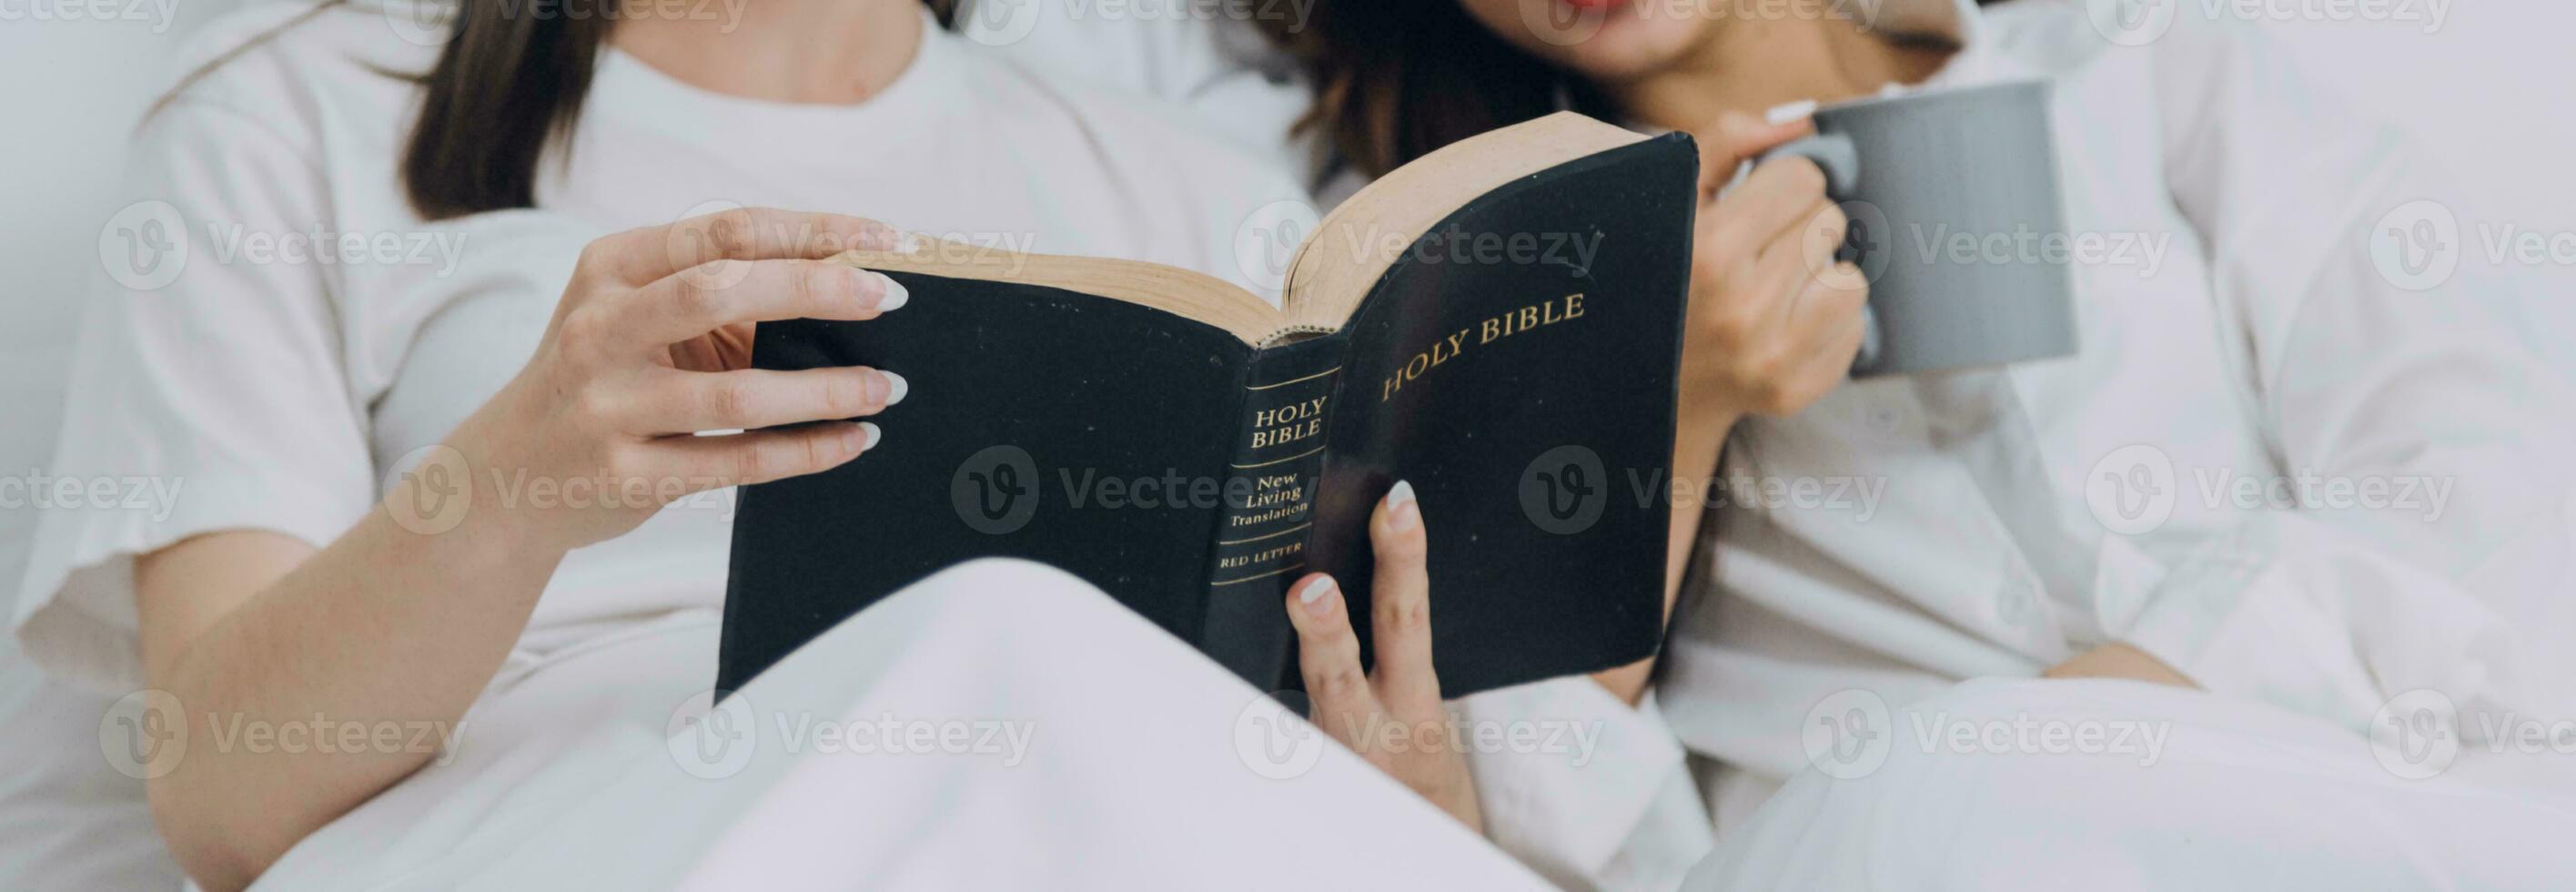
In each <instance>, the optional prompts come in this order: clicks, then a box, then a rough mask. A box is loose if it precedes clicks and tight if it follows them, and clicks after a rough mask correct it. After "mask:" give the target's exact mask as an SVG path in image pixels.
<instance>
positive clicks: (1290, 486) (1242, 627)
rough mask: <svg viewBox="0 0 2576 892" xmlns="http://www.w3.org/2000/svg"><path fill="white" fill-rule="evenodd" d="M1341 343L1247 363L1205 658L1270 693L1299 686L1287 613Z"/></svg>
mask: <svg viewBox="0 0 2576 892" xmlns="http://www.w3.org/2000/svg"><path fill="white" fill-rule="evenodd" d="M1341 345H1342V339H1341V338H1339V337H1323V338H1314V339H1310V340H1306V341H1300V342H1297V343H1293V344H1288V345H1285V346H1280V347H1273V348H1271V349H1268V350H1265V351H1262V352H1261V353H1260V354H1259V355H1257V356H1256V357H1255V358H1254V359H1253V361H1252V362H1250V363H1247V364H1246V369H1245V372H1244V376H1243V381H1242V387H1243V410H1242V413H1243V414H1242V418H1241V419H1240V420H1239V421H1238V422H1237V425H1236V429H1235V439H1234V455H1233V457H1232V458H1231V459H1229V460H1228V462H1227V465H1226V471H1225V474H1226V479H1225V481H1224V484H1223V487H1222V490H1221V492H1222V497H1223V500H1224V509H1223V510H1222V511H1221V512H1219V514H1218V517H1217V523H1216V530H1215V533H1214V535H1213V536H1212V537H1211V538H1212V540H1213V541H1212V542H1211V543H1210V545H1209V548H1208V573H1207V580H1208V582H1207V586H1208V609H1207V619H1206V621H1205V623H1204V624H1202V626H1201V629H1200V642H1199V645H1200V649H1201V650H1203V651H1205V652H1206V653H1207V654H1208V655H1209V656H1212V657H1215V658H1216V660H1217V661H1218V662H1220V663H1223V664H1225V666H1226V668H1228V669H1232V670H1234V671H1235V673H1236V674H1237V675H1241V676H1243V678H1244V679H1245V680H1247V681H1250V682H1252V683H1253V684H1255V685H1258V686H1262V687H1265V688H1267V689H1270V690H1284V689H1288V688H1293V687H1295V686H1296V678H1297V677H1296V672H1295V667H1294V666H1293V665H1291V664H1290V660H1291V654H1292V647H1293V644H1294V642H1295V639H1296V632H1295V630H1294V629H1293V628H1291V627H1290V626H1289V625H1288V616H1287V613H1286V610H1285V608H1284V607H1283V606H1282V604H1283V602H1284V599H1285V598H1286V596H1287V593H1288V586H1289V584H1291V583H1293V582H1295V581H1296V580H1297V579H1298V578H1299V577H1300V576H1303V575H1304V574H1305V571H1306V546H1307V539H1308V530H1309V528H1311V527H1312V526H1313V525H1314V511H1315V494H1316V490H1317V489H1318V486H1317V482H1318V481H1317V478H1319V477H1320V476H1321V475H1322V474H1323V470H1324V444H1325V442H1326V435H1327V433H1328V432H1327V430H1326V421H1325V419H1326V418H1328V417H1329V416H1330V410H1331V409H1332V402H1333V400H1334V398H1335V397H1334V394H1335V393H1336V392H1337V385H1338V384H1340V382H1341V377H1342V376H1341V371H1342V370H1341V360H1342V353H1343V351H1342V350H1341Z"/></svg>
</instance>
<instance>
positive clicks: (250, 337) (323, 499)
mask: <svg viewBox="0 0 2576 892" xmlns="http://www.w3.org/2000/svg"><path fill="white" fill-rule="evenodd" d="M298 145H299V143H298V141H297V140H295V139H292V138H290V137H289V136H287V135H285V134H284V133H282V132H281V131H280V130H279V129H278V128H277V127H276V126H274V125H272V124H271V123H269V122H267V121H264V120H262V119H259V118H254V117H252V116H250V115H248V114H246V113H243V112H240V111H236V110H234V109H232V108H229V107H226V106H224V105H219V104H215V103H213V102H209V101H204V100H200V99H195V98H191V99H189V100H184V101H181V102H178V103H176V104H174V105H173V106H171V107H169V108H167V109H164V110H163V111H162V112H161V113H160V114H159V115H157V116H155V117H154V118H152V119H151V120H150V121H148V122H146V123H145V124H144V126H143V128H142V130H141V132H140V133H139V134H138V137H137V140H136V142H135V144H134V146H133V149H132V151H133V154H132V161H131V162H130V164H129V166H128V169H127V174H126V179H125V192H126V195H127V197H128V198H129V200H131V201H133V202H135V203H134V204H132V205H129V206H128V208H127V209H126V210H125V211H124V212H122V213H120V214H119V215H118V216H116V217H115V218H112V219H111V220H110V221H109V223H108V226H107V230H106V232H105V233H104V234H103V235H104V236H105V238H106V239H109V240H115V241H113V242H112V246H114V247H117V249H118V250H117V252H111V253H112V255H121V256H111V257H108V258H102V259H104V260H107V263H106V266H107V268H108V270H107V271H108V275H106V276H103V277H102V279H101V281H100V282H99V284H98V285H97V286H96V288H95V290H94V291H93V293H92V296H91V298H90V299H89V301H88V302H87V305H86V306H85V308H84V310H85V312H84V313H83V316H82V320H81V326H80V334H79V342H78V348H77V351H76V353H75V359H74V367H73V369H72V373H71V383H70V387H69V390H68V392H67V396H66V400H67V402H66V403H65V407H66V408H65V411H64V423H63V430H62V432H61V435H60V439H59V441H58V445H57V448H56V450H55V456H54V464H53V466H52V467H51V468H50V469H48V470H47V473H48V475H49V476H50V478H51V485H50V488H51V492H50V493H49V494H48V495H49V498H48V499H47V500H46V501H44V502H40V503H39V504H40V505H42V506H43V507H44V508H45V509H46V510H45V511H44V516H43V517H42V519H41V520H40V521H39V524H38V530H37V535H36V544H35V548H34V549H33V551H32V553H31V554H30V556H29V564H28V569H27V576H26V578H25V580H24V584H23V585H22V587H21V590H20V593H19V599H18V606H17V612H16V615H15V617H14V620H15V622H14V624H13V625H14V628H15V631H16V633H17V635H18V637H19V640H20V643H21V644H22V645H23V646H24V648H25V650H26V652H27V654H28V655H29V656H31V657H32V658H34V659H35V660H36V661H37V662H38V663H39V664H41V665H43V666H44V667H45V668H46V669H47V670H49V671H51V672H54V673H56V674H59V675H63V676H67V677H70V678H72V679H74V680H76V681H79V682H83V683H85V684H89V685H92V686H99V687H104V688H107V689H110V690H117V689H131V688H132V687H134V686H138V685H140V684H141V683H142V672H141V666H140V662H139V660H138V657H137V654H136V642H135V630H136V619H135V605H134V591H133V559H134V556H136V555H139V554H144V553H148V552H151V551H154V550H156V549H159V548H162V547H164V546H168V545H170V544H172V543H175V542H178V541H179V540H181V539H185V538H188V537H190V536H193V535H197V534H200V533H207V532H213V531H218V530H230V529H262V530H272V531H276V532H280V533H284V534H286V535H290V536H294V537H296V538H299V539H302V540H305V541H307V542H312V543H315V544H316V545H319V544H322V543H327V542H329V541H331V540H332V539H334V538H336V537H337V536H338V535H339V534H340V532H341V531H343V530H344V529H346V528H347V527H348V526H349V525H350V524H352V523H354V522H355V521H356V519H357V518H358V517H360V516H361V515H362V514H363V513H364V512H365V511H366V510H367V509H368V507H369V506H370V505H372V504H373V503H374V498H375V484H374V481H373V479H372V478H373V476H374V471H373V465H372V464H371V463H370V460H369V453H368V449H367V441H366V439H365V430H366V423H367V419H366V414H365V412H364V409H363V406H362V405H360V404H359V402H358V401H357V400H356V399H355V398H354V397H353V396H352V394H351V392H350V389H349V388H348V387H347V386H346V384H345V381H346V377H347V376H345V375H344V374H343V367H342V362H341V355H342V345H343V339H342V336H341V331H340V326H339V322H338V319H339V316H340V314H339V313H338V312H337V311H336V310H335V308H334V306H333V304H332V301H331V299H330V297H329V293H328V292H329V287H328V284H327V282H326V278H325V277H326V276H327V275H328V274H329V273H328V270H326V269H325V268H324V266H323V265H321V264H318V263H312V262H301V263H299V262H288V259H287V258H285V257H283V256H270V255H265V254H263V255H260V256H259V258H258V259H254V257H253V255H251V254H247V253H241V252H237V251H235V250H234V249H235V248H237V247H239V246H240V245H241V244H243V243H245V240H248V239H253V238H257V239H276V240H280V241H279V243H280V244H281V245H282V244H283V242H284V240H286V239H292V238H297V237H301V236H302V234H304V233H308V232H313V231H317V230H316V227H317V226H318V227H320V230H319V231H335V230H334V229H333V227H331V226H330V225H329V221H330V219H331V215H330V213H329V211H328V209H327V207H326V201H325V197H324V188H325V187H324V185H323V178H322V175H321V173H320V172H319V171H318V170H317V169H316V168H315V167H314V166H313V163H312V160H311V157H310V156H309V155H308V154H306V153H305V152H303V151H301V150H299V148H298ZM75 490H77V491H78V495H77V496H74V497H71V498H66V497H65V496H66V495H70V494H72V493H73V492H74V491H75ZM111 491H112V492H111ZM108 495H112V498H105V499H102V498H101V496H108Z"/></svg>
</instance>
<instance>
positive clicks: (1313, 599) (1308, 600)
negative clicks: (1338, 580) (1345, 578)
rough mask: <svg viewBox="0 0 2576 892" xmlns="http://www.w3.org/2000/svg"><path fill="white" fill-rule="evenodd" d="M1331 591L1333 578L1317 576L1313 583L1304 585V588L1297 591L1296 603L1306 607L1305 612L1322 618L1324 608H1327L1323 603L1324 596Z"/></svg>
mask: <svg viewBox="0 0 2576 892" xmlns="http://www.w3.org/2000/svg"><path fill="white" fill-rule="evenodd" d="M1332 590H1333V577H1330V576H1317V577H1315V581H1313V582H1309V583H1306V587H1305V588H1301V589H1298V590H1297V603H1299V604H1304V605H1306V612H1308V613H1312V614H1314V615H1316V616H1322V615H1324V608H1325V607H1326V606H1328V605H1326V604H1325V603H1324V595H1325V594H1327V593H1329V592H1331V591H1332Z"/></svg>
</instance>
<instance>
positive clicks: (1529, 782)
mask: <svg viewBox="0 0 2576 892" xmlns="http://www.w3.org/2000/svg"><path fill="white" fill-rule="evenodd" d="M1458 703H1459V706H1460V707H1461V712H1462V713H1463V717H1464V718H1465V720H1466V726H1465V727H1466V730H1465V732H1464V733H1465V735H1466V738H1465V744H1466V747H1467V754H1468V755H1467V766H1468V770H1469V772H1470V773H1471V774H1472V775H1474V777H1475V782H1476V798H1477V804H1478V805H1479V806H1480V807H1481V808H1482V809H1483V810H1484V814H1485V836H1486V837H1487V838H1488V839H1491V840H1493V842H1494V845H1496V846H1498V847H1500V848H1501V849H1502V850H1503V851H1505V852H1508V853H1510V854H1511V856H1512V857H1513V858H1516V859H1519V860H1520V862H1521V863H1522V864H1526V865H1528V866H1529V867H1530V869H1532V870H1535V871H1537V872H1538V873H1539V875H1541V876H1544V877H1547V878H1548V880H1549V881H1550V882H1553V883H1555V884H1557V885H1558V886H1560V887H1563V888H1567V889H1576V890H1614V889H1615V890H1631V889H1633V890H1667V889H1674V888H1678V887H1680V885H1681V882H1682V879H1683V878H1684V877H1685V876H1688V875H1689V873H1690V869H1691V866H1692V865H1694V864H1697V863H1699V861H1700V859H1702V858H1704V857H1707V855H1708V853H1709V851H1710V850H1711V849H1712V848H1714V847H1715V844H1716V843H1715V840H1716V835H1715V831H1714V830H1713V828H1712V825H1711V824H1710V823H1709V818H1708V809H1707V808H1706V807H1705V806H1704V805H1702V804H1701V802H1700V794H1699V786H1698V784H1697V783H1696V782H1695V781H1694V780H1693V778H1692V776H1691V773H1690V769H1689V766H1688V764H1687V763H1686V761H1685V760H1684V753H1683V751H1682V747H1681V743H1680V742H1679V741H1678V740H1676V739H1675V738H1674V736H1673V731H1672V728H1671V726H1669V725H1667V724H1665V722H1664V718H1663V713H1662V711H1661V710H1659V709H1657V708H1656V706H1655V698H1654V695H1653V694H1652V693H1648V694H1647V695H1646V697H1645V699H1644V701H1643V702H1641V703H1639V704H1638V705H1637V706H1636V707H1635V708H1631V707H1629V706H1628V705H1627V704H1625V703H1622V702H1620V701H1619V699H1618V698H1617V697H1614V696H1611V694H1610V692H1609V691H1608V690H1607V689H1604V688H1602V687H1601V686H1600V685H1599V684H1597V683H1595V682H1593V681H1592V679H1590V678H1585V677H1580V676H1576V677H1568V678H1557V679H1551V680H1548V681H1542V682H1534V683H1531V684H1525V685H1519V686H1515V687H1509V688H1502V689H1499V690H1493V691H1486V692H1484V693H1481V694H1476V695H1473V696H1469V697H1465V698H1461V699H1460V700H1459V701H1458Z"/></svg>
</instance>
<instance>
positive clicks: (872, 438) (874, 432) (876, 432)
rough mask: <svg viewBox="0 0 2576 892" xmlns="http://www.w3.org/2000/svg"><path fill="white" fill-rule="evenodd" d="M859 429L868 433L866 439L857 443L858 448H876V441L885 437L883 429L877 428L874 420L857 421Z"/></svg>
mask: <svg viewBox="0 0 2576 892" xmlns="http://www.w3.org/2000/svg"><path fill="white" fill-rule="evenodd" d="M859 430H860V431H863V432H865V433H866V434H867V435H868V441H867V442H865V443H861V444H859V448H861V449H875V448H877V441H878V440H882V439H885V431H884V430H882V429H880V428H878V427H877V426H876V423H875V422H870V421H862V422H859Z"/></svg>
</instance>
